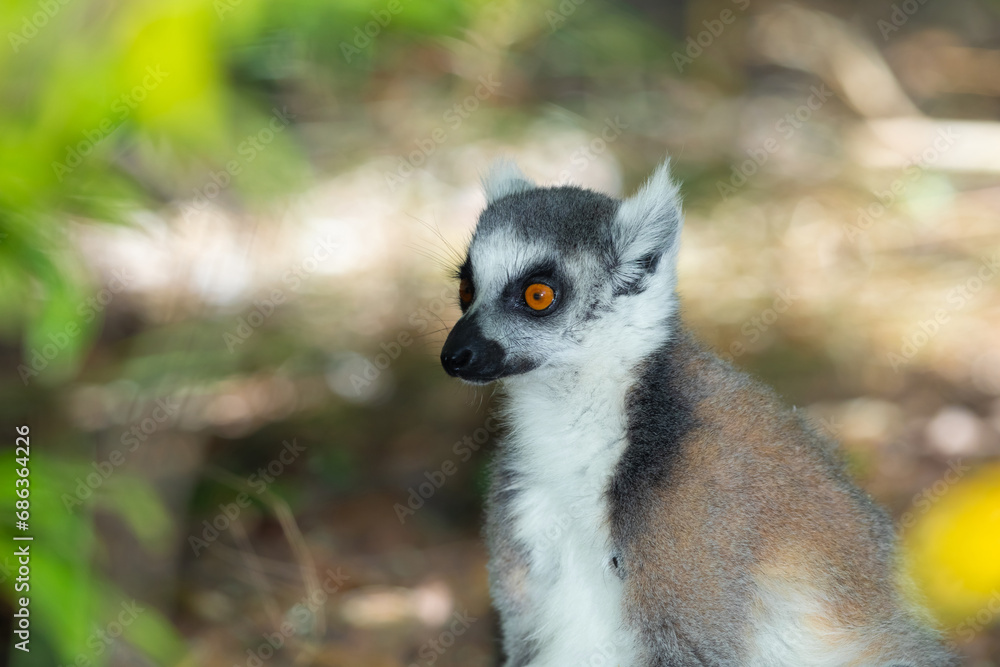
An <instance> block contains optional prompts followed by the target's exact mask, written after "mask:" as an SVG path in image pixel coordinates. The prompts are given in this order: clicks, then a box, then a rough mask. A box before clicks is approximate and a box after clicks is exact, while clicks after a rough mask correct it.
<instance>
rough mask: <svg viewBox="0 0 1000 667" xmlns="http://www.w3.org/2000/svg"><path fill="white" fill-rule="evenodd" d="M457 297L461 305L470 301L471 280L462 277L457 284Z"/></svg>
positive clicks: (465, 304) (466, 304)
mask: <svg viewBox="0 0 1000 667" xmlns="http://www.w3.org/2000/svg"><path fill="white" fill-rule="evenodd" d="M458 299H459V301H461V302H462V305H463V306H468V305H469V304H470V303H472V281H471V280H469V279H468V278H462V282H460V283H459V284H458Z"/></svg>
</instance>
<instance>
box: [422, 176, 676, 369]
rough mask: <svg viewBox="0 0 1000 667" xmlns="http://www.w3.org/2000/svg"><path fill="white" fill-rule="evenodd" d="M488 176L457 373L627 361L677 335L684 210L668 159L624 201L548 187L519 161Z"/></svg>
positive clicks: (468, 268) (468, 273)
mask: <svg viewBox="0 0 1000 667" xmlns="http://www.w3.org/2000/svg"><path fill="white" fill-rule="evenodd" d="M484 187H485V190H486V198H487V201H488V204H487V207H486V210H484V211H483V213H482V214H481V215H480V216H479V222H478V224H477V226H476V231H475V234H474V235H473V238H472V241H471V243H470V245H469V251H468V254H467V256H466V259H465V262H464V263H463V264H462V266H461V268H460V269H459V271H458V275H457V277H458V279H459V280H460V286H459V301H460V305H461V308H462V317H461V319H459V321H458V322H457V323H456V324H455V327H454V328H453V329H452V331H451V333H450V334H449V336H448V340H447V341H446V342H445V345H444V349H443V350H442V351H441V363H442V365H443V366H444V368H445V370H446V371H447V372H448V373H449V374H450V375H453V376H456V377H459V378H462V379H463V380H466V381H468V382H470V383H474V384H485V383H488V382H492V381H493V380H497V379H500V378H506V377H509V376H514V375H519V374H523V373H527V372H529V371H535V370H536V369H538V370H541V369H572V368H577V367H581V366H584V365H587V366H592V365H594V364H603V363H608V364H612V365H620V364H627V363H628V362H629V361H631V360H636V359H638V358H640V357H641V356H643V355H644V354H647V353H648V352H650V351H652V349H653V348H655V347H656V346H657V345H658V344H660V343H662V342H663V341H664V340H665V339H666V338H667V337H668V336H669V333H670V332H669V331H668V330H667V323H668V320H669V318H670V316H671V315H672V314H673V313H674V312H675V311H676V298H675V296H674V288H675V284H676V262H677V250H678V245H679V240H680V230H681V225H682V216H681V209H680V200H679V196H678V188H677V186H676V185H675V184H674V183H673V181H671V179H670V172H669V167H668V163H667V162H664V163H663V164H662V165H661V166H660V167H659V168H658V169H657V170H656V172H655V173H654V174H653V175H652V176H651V177H650V179H649V180H648V181H647V182H646V184H645V185H644V186H643V187H642V188H641V189H640V190H639V191H638V192H637V193H636V194H635V195H633V196H632V197H630V198H628V199H625V200H624V201H619V200H617V199H614V198H612V197H608V196H606V195H603V194H600V193H597V192H592V191H589V190H583V189H580V188H576V187H551V188H542V187H537V186H536V185H535V184H534V183H532V182H531V181H530V180H528V178H527V177H526V176H524V174H522V173H521V172H520V171H519V170H518V169H517V167H515V166H514V165H512V164H509V163H498V164H497V165H495V166H494V167H493V168H492V169H491V170H490V172H489V174H488V175H487V177H486V178H485V179H484Z"/></svg>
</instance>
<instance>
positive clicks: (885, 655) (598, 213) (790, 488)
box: [441, 163, 953, 667]
mask: <svg viewBox="0 0 1000 667" xmlns="http://www.w3.org/2000/svg"><path fill="white" fill-rule="evenodd" d="M485 189H486V195H487V199H488V205H487V208H486V210H485V211H484V212H483V213H482V215H481V216H480V218H479V222H478V225H477V227H476V231H475V234H474V236H473V238H472V241H471V244H470V247H469V251H468V256H467V258H466V260H465V262H464V264H463V265H462V266H461V269H460V270H459V273H458V278H459V279H460V287H459V300H460V305H461V309H462V311H463V315H462V317H461V319H460V320H459V321H458V323H457V324H456V325H455V327H454V329H453V330H452V331H451V333H450V335H449V336H448V340H447V342H446V343H445V345H444V349H443V350H442V352H441V361H442V364H443V365H444V368H445V370H446V371H447V372H448V373H449V374H451V375H453V376H457V377H459V378H462V379H464V380H466V381H467V382H470V383H475V384H483V383H489V382H493V381H495V380H502V384H503V388H504V390H505V393H506V401H505V408H504V410H505V413H506V418H507V422H508V426H509V434H508V435H507V436H506V438H505V441H504V442H503V443H502V444H501V445H500V446H499V448H498V451H497V454H496V459H495V461H494V463H493V468H492V490H491V492H490V497H489V500H488V507H487V526H486V536H487V542H488V546H489V550H490V563H489V571H490V580H491V592H492V595H493V598H494V602H495V605H496V607H497V609H498V611H499V614H500V619H501V626H502V630H503V633H504V648H505V652H506V654H507V660H506V663H505V665H506V666H507V667H522V666H530V667H570V666H573V667H575V666H577V665H580V666H589V665H609V666H610V665H619V666H621V667H626V666H639V665H642V666H659V667H666V666H668V665H669V666H671V667H682V666H687V665H699V666H709V665H711V666H720V667H721V666H723V665H725V666H732V667H779V666H786V667H808V666H816V667H819V666H827V665H829V666H831V667H833V666H838V667H840V666H847V665H852V666H857V667H869V666H871V667H875V666H879V667H903V666H911V667H916V666H918V665H919V666H922V667H923V666H926V667H932V666H933V667H940V666H942V665H949V664H953V662H952V661H953V658H952V657H951V656H950V655H949V653H948V652H947V651H946V650H945V649H944V648H942V646H941V644H940V643H939V639H938V637H937V635H936V634H935V632H934V631H932V630H930V629H929V628H928V626H927V625H925V624H924V623H923V622H922V620H921V618H922V615H921V614H920V613H919V612H918V611H916V610H915V609H914V608H912V607H911V606H910V604H909V603H908V602H907V601H906V600H904V596H903V595H902V594H901V593H900V591H899V588H898V587H897V585H896V583H895V577H896V574H895V571H896V568H895V564H896V563H895V560H896V555H895V549H894V536H893V529H892V526H891V524H890V522H889V519H888V518H887V516H886V515H885V514H884V513H883V512H882V511H881V510H879V509H878V508H877V507H876V506H875V505H874V504H873V503H872V501H871V500H870V499H869V498H868V496H867V495H865V494H864V493H863V492H862V491H860V490H859V489H858V488H857V487H855V486H854V485H853V484H852V483H851V481H850V480H849V479H848V477H847V476H846V474H845V473H844V471H843V469H842V466H841V463H840V462H839V459H838V455H837V453H836V451H835V449H834V447H833V445H832V444H831V443H828V442H827V441H826V440H824V439H823V438H822V437H820V436H819V435H817V434H816V433H815V432H814V431H813V430H811V429H810V428H809V427H808V426H807V425H806V424H805V423H804V422H803V421H802V420H801V419H800V417H799V416H798V415H796V414H795V413H794V412H793V411H790V410H788V409H786V408H784V407H782V405H781V404H780V403H779V401H778V399H777V398H776V396H775V395H774V394H773V393H772V392H771V391H770V390H769V389H767V388H765V387H763V386H761V385H760V384H758V383H756V382H755V381H753V380H752V379H750V378H749V377H748V376H747V375H745V374H744V373H742V372H740V371H738V370H736V369H735V368H733V367H732V366H730V365H729V364H727V363H726V362H724V361H722V360H720V359H719V358H717V357H715V356H714V355H712V354H711V353H709V352H707V351H705V350H704V349H703V348H702V347H700V346H699V345H698V344H697V343H696V342H695V341H694V340H693V339H692V337H691V336H690V335H689V334H688V333H686V332H685V331H684V329H683V328H682V327H681V324H680V319H679V317H678V303H677V296H676V293H675V285H676V279H677V278H676V275H677V271H676V264H677V251H678V246H679V239H680V231H681V225H682V216H681V209H680V201H679V196H678V188H677V186H676V185H675V184H674V183H673V182H672V181H671V178H670V175H669V170H668V165H667V163H664V164H663V165H662V166H661V167H660V168H659V169H657V170H656V172H655V173H654V174H653V176H652V177H651V178H650V179H649V181H648V182H647V183H646V184H645V185H644V186H643V187H642V188H641V189H640V190H639V192H638V193H637V194H635V195H634V196H632V197H631V198H629V199H625V200H624V201H618V200H616V199H613V198H611V197H608V196H605V195H602V194H598V193H595V192H591V191H587V190H582V189H579V188H575V187H551V188H540V187H537V186H535V185H534V184H533V183H531V182H530V181H529V180H528V179H527V178H526V177H525V176H524V175H523V174H522V173H521V172H519V171H518V170H517V168H516V167H514V166H513V165H512V164H507V163H500V164H499V165H498V166H496V167H494V168H493V169H492V171H491V172H490V174H489V175H488V176H487V178H486V179H485Z"/></svg>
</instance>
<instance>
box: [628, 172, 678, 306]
mask: <svg viewBox="0 0 1000 667" xmlns="http://www.w3.org/2000/svg"><path fill="white" fill-rule="evenodd" d="M683 223H684V221H683V216H682V214H681V199H680V188H679V187H678V186H677V184H676V183H674V181H673V180H672V179H671V178H670V160H669V159H667V160H664V161H663V164H661V165H660V166H659V167H657V168H656V171H654V172H653V175H652V176H650V177H649V180H647V181H646V183H645V184H644V185H643V186H642V187H641V188H639V191H638V192H636V193H635V194H634V195H632V196H631V197H629V198H628V199H626V200H624V201H623V202H622V203H621V206H619V207H618V213H617V214H616V216H615V224H614V225H613V226H612V244H611V245H612V246H613V248H614V253H615V256H614V257H613V258H612V266H613V272H614V285H615V294H628V293H635V292H641V291H642V290H643V289H645V287H644V285H645V283H646V280H645V279H646V277H647V276H648V275H650V274H652V273H654V272H656V270H657V268H658V267H659V265H660V264H661V263H664V264H666V266H664V267H663V268H665V269H666V270H667V271H669V272H670V273H671V275H672V274H673V273H674V271H675V268H676V267H675V264H676V261H677V251H678V248H679V246H680V236H681V227H682V226H683Z"/></svg>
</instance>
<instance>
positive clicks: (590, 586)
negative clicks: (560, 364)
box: [505, 369, 634, 667]
mask: <svg viewBox="0 0 1000 667" xmlns="http://www.w3.org/2000/svg"><path fill="white" fill-rule="evenodd" d="M616 374H617V375H619V377H608V376H607V375H606V374H605V373H602V372H599V371H597V370H592V371H590V372H587V373H583V374H580V375H576V376H574V377H573V378H572V381H571V382H568V383H567V382H565V380H566V378H562V379H561V380H562V381H560V382H559V383H558V386H559V387H560V388H563V390H562V391H557V390H554V389H553V387H552V386H550V385H549V384H547V383H540V382H534V383H531V384H530V385H527V384H525V385H521V386H516V385H515V386H514V387H508V389H509V395H510V404H509V421H510V424H511V426H512V431H511V435H510V438H509V440H508V442H507V443H506V444H505V448H507V452H506V455H507V456H508V457H510V458H509V459H508V460H509V461H510V462H511V464H512V466H513V468H514V469H515V470H516V472H517V476H516V479H517V480H518V481H517V486H518V488H519V489H520V491H521V493H520V494H519V495H518V497H517V501H516V502H515V504H514V505H513V506H512V508H511V510H512V513H513V515H514V516H513V523H514V531H515V534H516V535H517V537H518V539H519V541H521V542H522V543H523V544H524V545H526V546H527V548H528V549H529V551H530V554H531V571H530V574H529V581H528V584H529V595H530V596H531V598H532V605H531V607H532V610H533V613H534V616H535V618H533V619H531V627H532V628H533V633H534V634H535V635H536V636H537V637H538V639H539V640H540V642H539V644H540V645H541V646H542V652H541V653H540V654H539V655H538V657H537V658H536V659H535V660H534V661H532V663H531V667H542V666H547V665H553V666H554V665H622V666H623V667H624V666H626V665H629V664H631V662H632V658H631V656H632V653H633V650H634V649H633V647H632V645H633V642H632V638H631V635H630V633H629V632H628V631H627V630H626V628H625V627H624V625H623V612H622V610H623V605H622V582H621V580H620V579H619V577H618V576H617V574H616V573H615V571H614V569H613V568H612V567H611V558H612V556H613V555H614V554H613V545H612V542H611V536H610V532H609V510H608V504H607V497H606V490H607V488H608V483H609V481H610V479H611V476H612V475H613V474H614V471H615V468H616V466H617V463H618V460H619V459H620V458H621V455H622V452H623V451H624V449H625V443H626V439H625V411H624V400H625V396H624V394H625V391H626V389H627V387H628V385H629V383H628V382H627V381H626V380H627V378H625V377H624V375H623V374H622V371H621V370H620V369H618V372H617V373H616ZM566 387H570V388H568V389H566ZM526 620H527V619H526Z"/></svg>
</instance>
